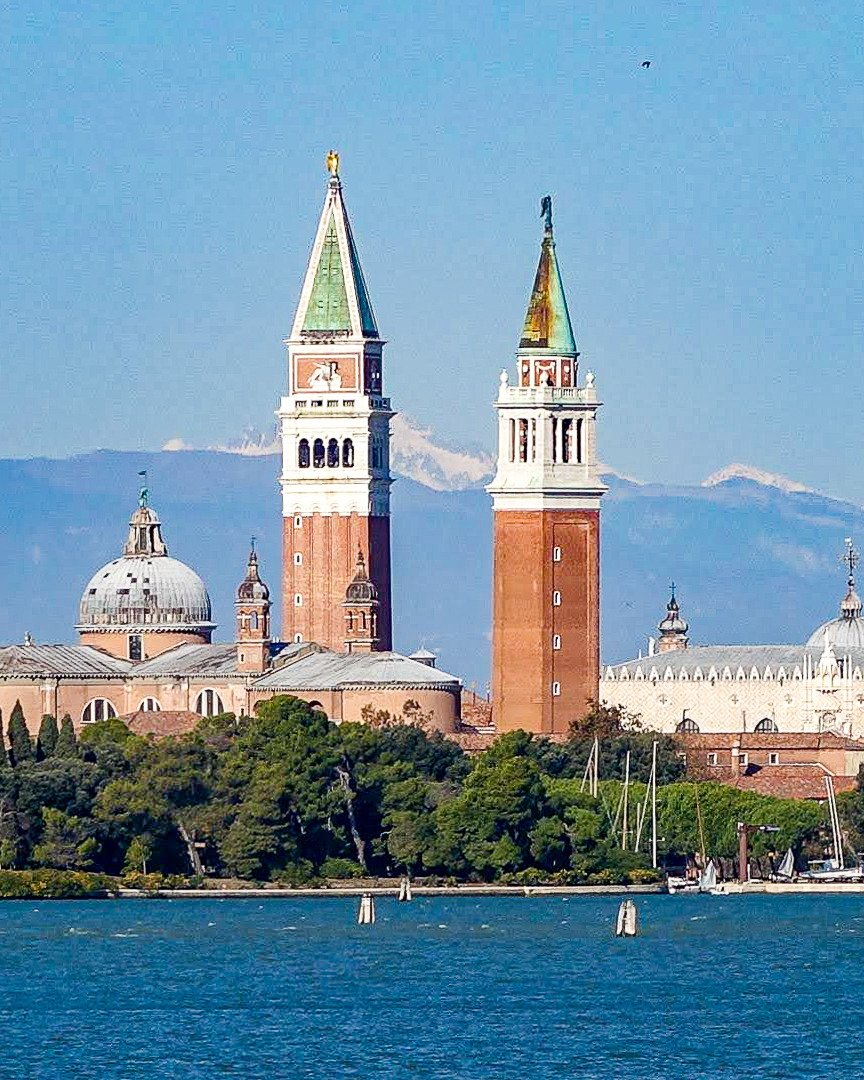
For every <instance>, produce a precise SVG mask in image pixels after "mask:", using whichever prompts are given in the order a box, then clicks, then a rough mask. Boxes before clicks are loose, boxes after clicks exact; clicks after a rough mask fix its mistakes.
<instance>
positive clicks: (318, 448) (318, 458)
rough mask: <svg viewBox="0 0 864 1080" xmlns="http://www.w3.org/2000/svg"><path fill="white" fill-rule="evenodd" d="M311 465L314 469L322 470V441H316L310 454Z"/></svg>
mask: <svg viewBox="0 0 864 1080" xmlns="http://www.w3.org/2000/svg"><path fill="white" fill-rule="evenodd" d="M312 464H313V465H314V466H315V468H316V469H323V468H324V440H323V439H316V440H315V444H314V447H313V453H312Z"/></svg>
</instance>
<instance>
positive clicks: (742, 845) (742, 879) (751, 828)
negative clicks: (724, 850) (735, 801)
mask: <svg viewBox="0 0 864 1080" xmlns="http://www.w3.org/2000/svg"><path fill="white" fill-rule="evenodd" d="M772 832H780V826H779V825H748V824H746V822H743V821H739V822H738V881H739V883H740V884H741V885H746V884H747V881H748V870H749V862H750V835H751V834H752V833H772Z"/></svg>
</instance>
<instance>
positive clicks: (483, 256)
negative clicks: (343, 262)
mask: <svg viewBox="0 0 864 1080" xmlns="http://www.w3.org/2000/svg"><path fill="white" fill-rule="evenodd" d="M14 7H15V5H10V6H7V7H5V8H3V10H2V14H0V31H2V39H3V40H2V43H0V44H2V60H0V65H2V66H0V250H2V270H0V403H2V410H3V423H2V424H0V455H3V456H6V455H34V454H46V455H66V454H70V453H75V452H79V451H83V450H88V449H91V448H95V447H99V446H105V447H116V448H135V447H146V448H153V447H158V446H160V445H161V444H162V443H164V442H165V441H166V440H167V439H170V438H173V437H181V438H183V439H185V440H187V441H188V442H190V443H194V444H199V445H206V444H212V443H219V442H224V441H226V440H231V439H233V438H235V437H236V436H237V435H239V433H240V432H241V430H242V429H243V428H244V427H245V426H247V425H252V426H255V427H258V428H262V429H265V430H267V429H269V428H270V427H271V426H272V424H273V410H274V408H275V407H276V405H277V402H278V397H279V395H280V393H281V392H282V389H283V382H284V358H283V350H282V345H281V341H282V338H283V337H284V336H285V334H286V333H287V332H288V330H289V328H290V324H291V319H292V315H293V311H294V306H295V303H296V300H297V296H298V292H299V287H300V283H301V278H302V274H303V270H304V267H305V262H306V259H307V256H308V251H309V246H310V244H311V241H312V236H313V232H314V228H315V225H316V222H317V217H318V213H319V211H320V205H321V201H322V199H323V195H324V186H325V180H326V176H325V172H324V165H323V163H324V155H325V152H326V151H327V149H328V148H330V147H331V146H333V147H336V148H337V149H339V150H340V151H341V154H342V174H343V179H344V184H345V192H346V200H347V203H348V207H349V212H350V214H351V216H352V219H353V223H354V230H355V234H356V236H357V241H358V245H359V249H360V255H361V259H362V261H363V264H364V267H365V271H366V277H367V280H368V282H369V286H370V290H371V294H372V299H373V303H374V305H375V309H376V314H377V316H378V323H379V326H380V328H381V330H382V333H383V334H384V335H385V336H386V337H387V338H388V339H389V341H390V344H389V346H388V347H387V350H386V352H385V364H386V368H385V378H386V382H387V386H388V389H389V391H390V393H391V394H392V396H393V398H394V403H395V404H396V406H397V407H398V408H399V409H400V410H402V411H404V412H406V413H408V414H409V415H411V416H413V417H415V418H417V419H418V420H421V421H423V422H425V423H428V424H429V425H431V426H432V427H433V428H434V429H435V430H436V431H437V432H439V433H440V434H441V435H442V436H444V437H446V438H450V439H454V440H457V441H459V442H468V441H474V442H479V443H485V444H487V445H490V444H491V442H492V430H493V428H492V416H491V409H490V405H489V403H490V400H491V399H492V397H493V395H494V393H495V390H496V387H497V381H498V372H499V370H500V368H501V367H502V365H505V364H506V365H508V366H510V365H511V364H512V363H513V352H514V349H515V347H516V344H517V341H518V338H519V332H520V329H521V323H522V319H523V317H524V311H525V306H526V303H527V298H528V292H529V289H530V284H531V280H532V277H533V273H534V268H535V263H536V258H537V253H538V245H539V240H540V233H541V223H540V218H539V208H538V200H539V197H540V196H541V195H542V194H544V193H545V192H547V191H549V192H551V193H552V194H553V195H554V197H555V219H556V237H557V242H558V254H559V259H560V262H561V266H562V271H563V274H564V279H565V285H566V288H567V290H568V294H569V300H570V310H571V314H572V316H573V319H574V324H575V329H576V335H577V341H578V343H579V347H580V349H581V350H582V352H583V361H582V362H583V365H585V366H589V367H592V368H593V369H594V370H595V372H596V374H597V384H598V387H599V389H600V392H601V394H602V396H603V398H604V400H605V402H606V407H605V409H604V412H603V416H602V429H601V455H602V457H603V458H604V460H606V461H607V462H608V463H610V464H611V465H613V466H614V467H616V468H618V469H619V470H621V471H623V472H626V473H631V474H634V475H636V476H638V477H640V478H643V479H658V480H667V481H691V480H698V479H701V478H702V477H704V476H705V475H707V474H708V473H709V472H711V471H713V470H715V469H717V468H719V467H720V466H722V465H725V464H727V463H728V462H730V461H744V462H748V463H751V464H754V465H756V466H759V467H761V468H764V469H769V470H772V471H779V472H783V473H786V474H788V475H791V476H793V477H795V478H796V479H798V480H801V481H803V482H805V483H809V484H813V485H815V486H817V487H820V488H821V489H823V490H826V491H828V492H830V493H831V494H834V495H843V496H847V497H852V498H856V499H858V500H864V475H862V470H861V468H860V465H859V460H860V457H861V437H862V434H861V433H862V422H861V411H862V408H861V406H862V400H864V364H862V352H864V350H862V336H864V335H862V322H864V319H862V300H864V296H862V293H864V286H862V277H864V275H862V270H864V256H862V250H864V226H862V213H861V203H862V193H864V186H862V172H864V166H862V161H864V138H862V117H864V74H862V67H864V62H862V45H864V16H862V13H861V12H862V9H861V7H860V5H858V4H852V3H849V0H842V2H833V0H831V2H825V3H821V4H819V5H813V4H812V3H807V4H803V3H792V2H782V3H781V2H776V3H775V2H771V0H761V2H759V3H752V4H743V3H732V2H725V3H724V2H719V3H714V4H684V3H680V2H676V3H674V4H673V3H669V4H665V3H658V2H654V3H647V4H641V5H640V4H634V3H626V4H625V3H614V2H608V3H603V2H590V3H588V2H585V3H582V2H579V0H570V2H568V3H566V4H555V3H550V2H548V0H546V2H544V3H538V4H524V5H515V4H508V3H503V2H501V0H495V2H492V3H476V2H475V3H471V4H466V3H464V2H463V3H436V2H434V0H433V2H427V3H424V4H415V3H395V2H391V3H389V4H370V3H363V2H357V0H354V2H351V3H349V4H344V9H343V4H334V3H329V2H326V0H323V2H316V3H314V4H312V3H298V2H292V0H279V2H278V3H275V2H272V3H271V2H268V0H265V2H254V0H253V2H248V0H247V2H246V3H242V4H241V3H237V4H226V3H222V2H220V0H213V2H210V3H207V4H190V3H187V4H183V3H180V4H177V3H174V2H172V3H170V4H169V3H165V2H164V0H147V3H145V4H135V5H133V4H128V3H122V2H120V0H113V2H112V3H104V4H92V3H91V4H88V3H74V2H69V0H63V2H59V0H58V2H57V3H55V4H39V3H38V2H37V3H35V4H31V5H29V8H30V10H29V11H28V10H25V6H23V5H22V6H20V7H19V9H18V10H17V11H15V10H13V8H14ZM645 59H650V60H651V66H650V68H648V69H644V68H643V67H642V66H641V62H642V61H643V60H645Z"/></svg>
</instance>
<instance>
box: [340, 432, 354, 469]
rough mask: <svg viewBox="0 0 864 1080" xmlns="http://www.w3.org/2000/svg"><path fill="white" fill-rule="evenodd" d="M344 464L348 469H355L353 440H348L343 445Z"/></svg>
mask: <svg viewBox="0 0 864 1080" xmlns="http://www.w3.org/2000/svg"><path fill="white" fill-rule="evenodd" d="M342 464H343V465H344V466H345V468H346V469H352V468H353V467H354V443H353V442H352V441H351V439H346V440H345V441H344V442H343V443H342Z"/></svg>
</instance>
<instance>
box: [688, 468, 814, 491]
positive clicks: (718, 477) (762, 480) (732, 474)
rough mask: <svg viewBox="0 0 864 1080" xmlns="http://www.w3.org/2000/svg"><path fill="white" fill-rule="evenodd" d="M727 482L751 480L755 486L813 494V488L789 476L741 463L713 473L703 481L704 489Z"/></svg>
mask: <svg viewBox="0 0 864 1080" xmlns="http://www.w3.org/2000/svg"><path fill="white" fill-rule="evenodd" d="M727 480H751V481H752V482H753V483H754V484H761V485H762V486H763V487H775V488H778V489H779V490H780V491H789V492H807V493H812V492H813V489H812V488H808V487H805V486H804V484H799V483H798V481H797V480H790V479H789V477H788V476H780V475H778V474H777V473H770V472H765V471H764V470H762V469H755V468H754V467H753V466H752V465H742V464H740V462H734V463H733V464H731V465H727V466H726V467H725V468H724V469H718V470H717V472H713V473H711V475H710V476H708V477H706V479H704V480H703V481H702V487H716V485H717V484H724V483H725V482H726V481H727Z"/></svg>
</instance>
